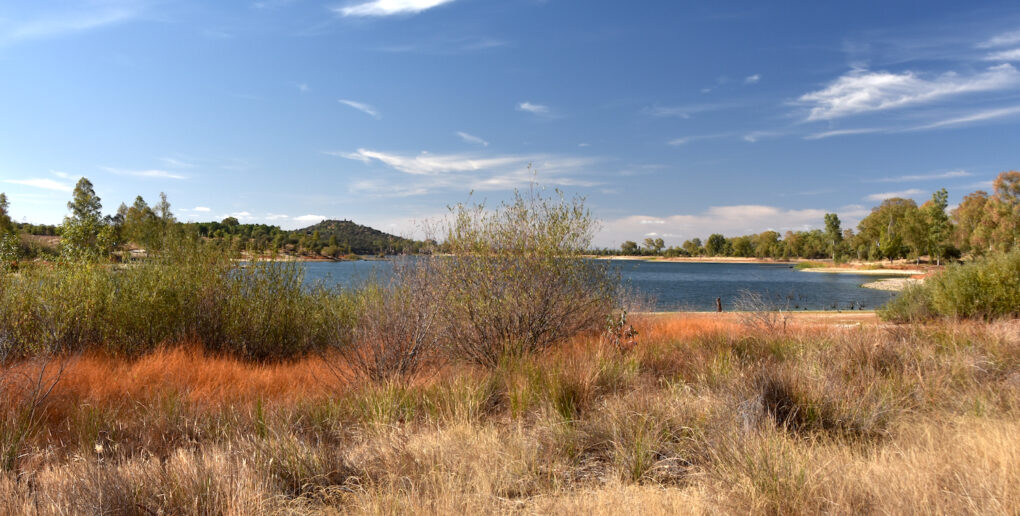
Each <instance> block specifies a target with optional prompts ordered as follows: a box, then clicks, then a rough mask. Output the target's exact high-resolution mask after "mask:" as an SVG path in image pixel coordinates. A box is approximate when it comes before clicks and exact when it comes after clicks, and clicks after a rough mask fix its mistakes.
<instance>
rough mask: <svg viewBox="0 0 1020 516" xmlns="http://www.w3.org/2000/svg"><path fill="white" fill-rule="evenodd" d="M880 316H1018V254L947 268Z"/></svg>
mask: <svg viewBox="0 0 1020 516" xmlns="http://www.w3.org/2000/svg"><path fill="white" fill-rule="evenodd" d="M881 314H882V316H883V317H884V318H886V319H888V320H892V321H897V322H909V321H917V320H924V319H930V318H933V317H938V316H941V317H949V318H976V319H986V320H990V319H998V318H1003V317H1017V316H1020V250H1017V251H1013V252H1010V253H1008V254H1002V253H1000V254H995V255H990V256H987V257H983V258H980V259H978V260H975V261H974V262H971V263H966V264H954V265H950V266H949V267H947V268H946V270H945V271H943V272H942V273H941V274H938V275H936V276H934V277H932V278H930V279H928V280H927V281H926V282H925V283H924V284H923V285H922V286H917V287H914V288H911V289H908V290H906V291H904V292H903V293H901V294H900V295H899V296H897V297H896V298H895V299H893V300H892V301H890V302H889V304H888V305H887V306H886V308H885V309H884V310H882V312H881Z"/></svg>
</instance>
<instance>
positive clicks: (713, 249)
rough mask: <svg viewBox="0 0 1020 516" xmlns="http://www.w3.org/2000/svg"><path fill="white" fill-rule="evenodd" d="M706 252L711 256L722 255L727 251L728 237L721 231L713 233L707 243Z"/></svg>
mask: <svg viewBox="0 0 1020 516" xmlns="http://www.w3.org/2000/svg"><path fill="white" fill-rule="evenodd" d="M705 252H706V253H708V255H709V256H720V255H722V254H725V252H726V237H724V236H722V235H720V234H719V233H715V234H712V235H711V236H709V237H708V242H706V243H705Z"/></svg>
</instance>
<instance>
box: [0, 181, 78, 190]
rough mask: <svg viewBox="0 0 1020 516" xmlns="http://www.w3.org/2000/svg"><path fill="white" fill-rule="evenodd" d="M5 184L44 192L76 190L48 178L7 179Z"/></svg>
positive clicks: (70, 185) (71, 186)
mask: <svg viewBox="0 0 1020 516" xmlns="http://www.w3.org/2000/svg"><path fill="white" fill-rule="evenodd" d="M4 182H5V183H11V184H15V185H24V186H31V187H34V188H42V189H44V190H56V191H58V192H70V191H71V190H74V185H72V184H69V183H61V182H60V181H54V180H52V179H47V178H30V179H5V180H4Z"/></svg>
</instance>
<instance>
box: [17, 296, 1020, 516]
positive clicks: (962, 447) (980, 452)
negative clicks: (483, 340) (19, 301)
mask: <svg viewBox="0 0 1020 516" xmlns="http://www.w3.org/2000/svg"><path fill="white" fill-rule="evenodd" d="M634 324H635V325H636V326H637V327H638V330H639V335H640V338H639V342H638V344H637V345H636V346H634V347H633V348H628V349H620V348H618V347H614V346H608V345H606V344H605V343H604V342H603V341H602V339H600V338H599V337H598V336H597V335H591V336H587V337H585V336H582V337H578V338H575V339H574V340H572V341H570V342H568V343H567V344H566V345H564V346H561V347H559V348H557V349H554V350H551V351H550V352H547V353H545V354H542V355H537V356H528V357H518V358H515V359H513V360H509V359H508V360H505V361H504V362H502V363H501V364H500V365H499V366H498V367H495V368H490V367H483V366H472V365H468V364H447V365H444V366H443V367H441V368H439V369H436V370H434V371H431V372H430V374H428V375H420V376H419V377H418V378H417V379H415V380H414V381H400V382H371V383H368V382H359V383H352V384H347V385H337V384H335V383H332V382H333V381H335V380H334V379H333V377H332V376H331V375H329V373H328V369H327V367H326V366H325V365H324V364H323V363H321V362H320V361H318V357H306V358H305V359H302V360H299V361H290V362H280V363H264V364H257V363H253V362H249V361H245V360H241V359H238V358H231V357H226V356H218V355H211V354H208V353H207V352H205V351H203V350H202V349H201V348H200V347H195V346H193V347H191V348H180V349H173V350H163V351H158V352H153V353H148V354H145V355H143V356H141V357H138V358H124V357H122V356H119V355H102V354H90V355H85V356H80V357H78V358H77V359H76V360H74V361H72V362H69V363H68V364H67V367H66V368H65V370H64V371H63V373H62V375H61V378H60V381H59V382H58V383H57V384H56V386H55V387H54V390H53V393H52V394H51V395H50V396H49V397H48V398H46V399H45V400H44V402H43V403H41V404H40V406H39V410H38V414H39V417H38V419H37V420H36V421H37V424H35V425H33V426H32V428H31V430H30V431H29V432H27V433H26V434H25V436H24V439H23V440H22V442H21V443H19V444H18V451H17V454H16V457H17V460H16V461H15V462H16V464H14V467H12V468H8V469H7V470H6V471H4V472H3V473H0V512H5V513H29V514H33V513H34V514H95V513H99V512H103V511H105V512H106V513H119V514H149V513H157V514H158V513H173V514H210V513H216V514H253V513H254V514H259V513H281V512H282V513H291V514H303V513H345V514H346V513H359V514H361V513H372V514H378V513H394V512H414V513H424V514H448V513H455V512H471V513H479V512H481V513H492V512H520V513H552V514H561V513H575V512H577V511H581V510H583V511H589V512H593V513H598V514H601V513H619V512H621V511H631V510H634V509H637V508H640V509H641V510H642V511H644V512H647V513H650V514H665V513H676V512H681V513H719V512H724V513H748V512H756V513H771V514H802V513H817V512H829V513H848V514H849V513H862V512H880V513H896V514H902V513H912V512H917V511H922V512H933V513H954V514H977V513H981V514H989V513H991V514H1014V513H1016V512H1017V511H1018V510H1020V492H1018V490H1017V488H1016V486H1017V485H1020V443H1018V441H1017V440H1016V438H1015V436H1016V435H1020V423H1018V421H1020V418H1018V416H1020V332H1018V331H1017V330H1018V327H1017V325H1016V323H1015V322H999V323H977V322H974V323H952V324H938V325H932V326H909V327H902V326H887V325H881V324H870V325H863V326H859V327H829V328H824V329H823V328H820V327H818V326H817V325H811V326H804V327H802V326H798V325H797V324H796V320H795V321H794V324H793V325H791V326H790V327H789V328H788V329H787V330H786V331H782V332H774V333H769V332H763V331H757V330H751V329H747V328H745V327H743V326H742V325H740V324H739V321H737V320H736V319H734V318H722V317H704V316H700V317H694V316H692V317H684V316H661V315H658V316H642V317H638V318H636V319H635V320H634ZM337 360H339V359H337ZM39 365H40V364H39V363H37V362H32V363H29V362H24V363H18V364H15V365H9V366H7V368H6V369H4V370H5V371H11V370H12V369H11V368H23V369H22V370H24V371H31V370H32V368H34V367H39ZM25 368H27V369H25ZM323 375H325V376H323ZM326 380H329V381H326ZM0 399H2V400H3V403H4V404H5V413H7V414H12V413H14V412H12V411H11V410H12V409H14V408H16V407H18V406H20V405H19V403H21V402H22V401H23V400H19V398H18V396H13V395H11V393H10V392H6V391H5V392H4V396H3V397H2V398H0Z"/></svg>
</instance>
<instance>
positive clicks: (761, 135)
mask: <svg viewBox="0 0 1020 516" xmlns="http://www.w3.org/2000/svg"><path fill="white" fill-rule="evenodd" d="M784 134H786V133H783V132H781V131H751V132H749V133H747V134H745V135H744V141H745V142H750V143H756V142H757V141H758V140H764V139H767V138H777V137H779V136H782V135H784Z"/></svg>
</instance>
